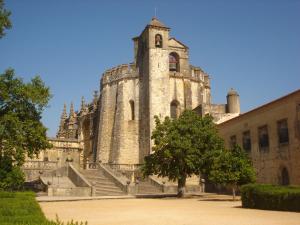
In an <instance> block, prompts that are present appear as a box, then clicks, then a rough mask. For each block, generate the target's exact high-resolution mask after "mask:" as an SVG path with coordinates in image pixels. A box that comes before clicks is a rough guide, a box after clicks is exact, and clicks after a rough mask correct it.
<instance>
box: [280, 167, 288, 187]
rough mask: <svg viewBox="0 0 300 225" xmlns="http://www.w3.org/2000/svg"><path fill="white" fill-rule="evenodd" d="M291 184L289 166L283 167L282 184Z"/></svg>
mask: <svg viewBox="0 0 300 225" xmlns="http://www.w3.org/2000/svg"><path fill="white" fill-rule="evenodd" d="M289 184H290V177H289V171H288V170H287V168H285V167H284V168H283V169H282V170H281V185H289Z"/></svg>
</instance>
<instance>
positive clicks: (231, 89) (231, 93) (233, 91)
mask: <svg viewBox="0 0 300 225" xmlns="http://www.w3.org/2000/svg"><path fill="white" fill-rule="evenodd" d="M230 95H239V94H238V93H237V91H236V90H234V89H233V88H230V90H229V91H228V93H227V96H230Z"/></svg>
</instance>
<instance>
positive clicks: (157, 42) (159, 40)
mask: <svg viewBox="0 0 300 225" xmlns="http://www.w3.org/2000/svg"><path fill="white" fill-rule="evenodd" d="M155 47H156V48H162V36H161V35H160V34H156V35H155Z"/></svg>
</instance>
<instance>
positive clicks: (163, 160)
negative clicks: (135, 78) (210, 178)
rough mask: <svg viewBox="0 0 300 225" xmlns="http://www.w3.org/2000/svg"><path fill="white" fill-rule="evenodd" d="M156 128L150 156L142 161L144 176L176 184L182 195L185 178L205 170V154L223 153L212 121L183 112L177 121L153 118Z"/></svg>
mask: <svg viewBox="0 0 300 225" xmlns="http://www.w3.org/2000/svg"><path fill="white" fill-rule="evenodd" d="M155 123H156V128H155V130H154V131H153V132H152V137H151V138H152V139H153V141H154V146H153V147H152V151H153V153H152V154H150V155H149V156H146V157H145V164H144V167H143V169H142V170H143V173H144V176H149V175H153V174H155V175H158V176H162V177H168V178H169V179H170V180H173V181H176V180H177V181H178V195H179V196H182V195H183V194H184V191H185V182H186V178H187V177H188V176H191V175H193V174H199V173H200V172H201V171H202V169H203V170H204V167H205V162H204V160H203V156H204V155H205V153H206V152H208V151H209V152H210V151H211V152H213V151H216V150H220V149H223V141H222V139H221V138H220V137H219V136H218V134H217V130H216V128H215V125H214V123H213V122H212V117H210V116H205V117H203V118H201V117H200V116H198V115H197V114H196V113H195V112H193V111H191V110H186V111H184V112H183V113H182V114H181V115H180V116H179V118H178V119H174V120H172V119H170V118H169V117H166V118H165V120H164V121H161V120H160V119H159V117H157V116H155Z"/></svg>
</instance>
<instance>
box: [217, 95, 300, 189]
mask: <svg viewBox="0 0 300 225" xmlns="http://www.w3.org/2000/svg"><path fill="white" fill-rule="evenodd" d="M218 130H219V133H220V135H221V136H222V137H223V138H224V140H225V143H226V145H227V147H230V146H233V145H235V144H238V145H240V146H241V147H242V148H243V149H245V150H246V151H247V152H248V154H249V155H250V157H251V159H252V162H253V165H254V168H255V169H256V173H257V182H259V183H271V184H281V185H287V184H292V185H300V90H297V91H295V92H293V93H290V94H288V95H286V96H284V97H281V98H279V99H276V100H274V101H272V102H269V103H267V104H265V105H263V106H260V107H258V108H256V109H253V110H251V111H249V112H247V113H244V114H242V115H240V116H238V117H236V118H233V119H231V120H228V121H226V122H224V123H221V124H219V125H218Z"/></svg>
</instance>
